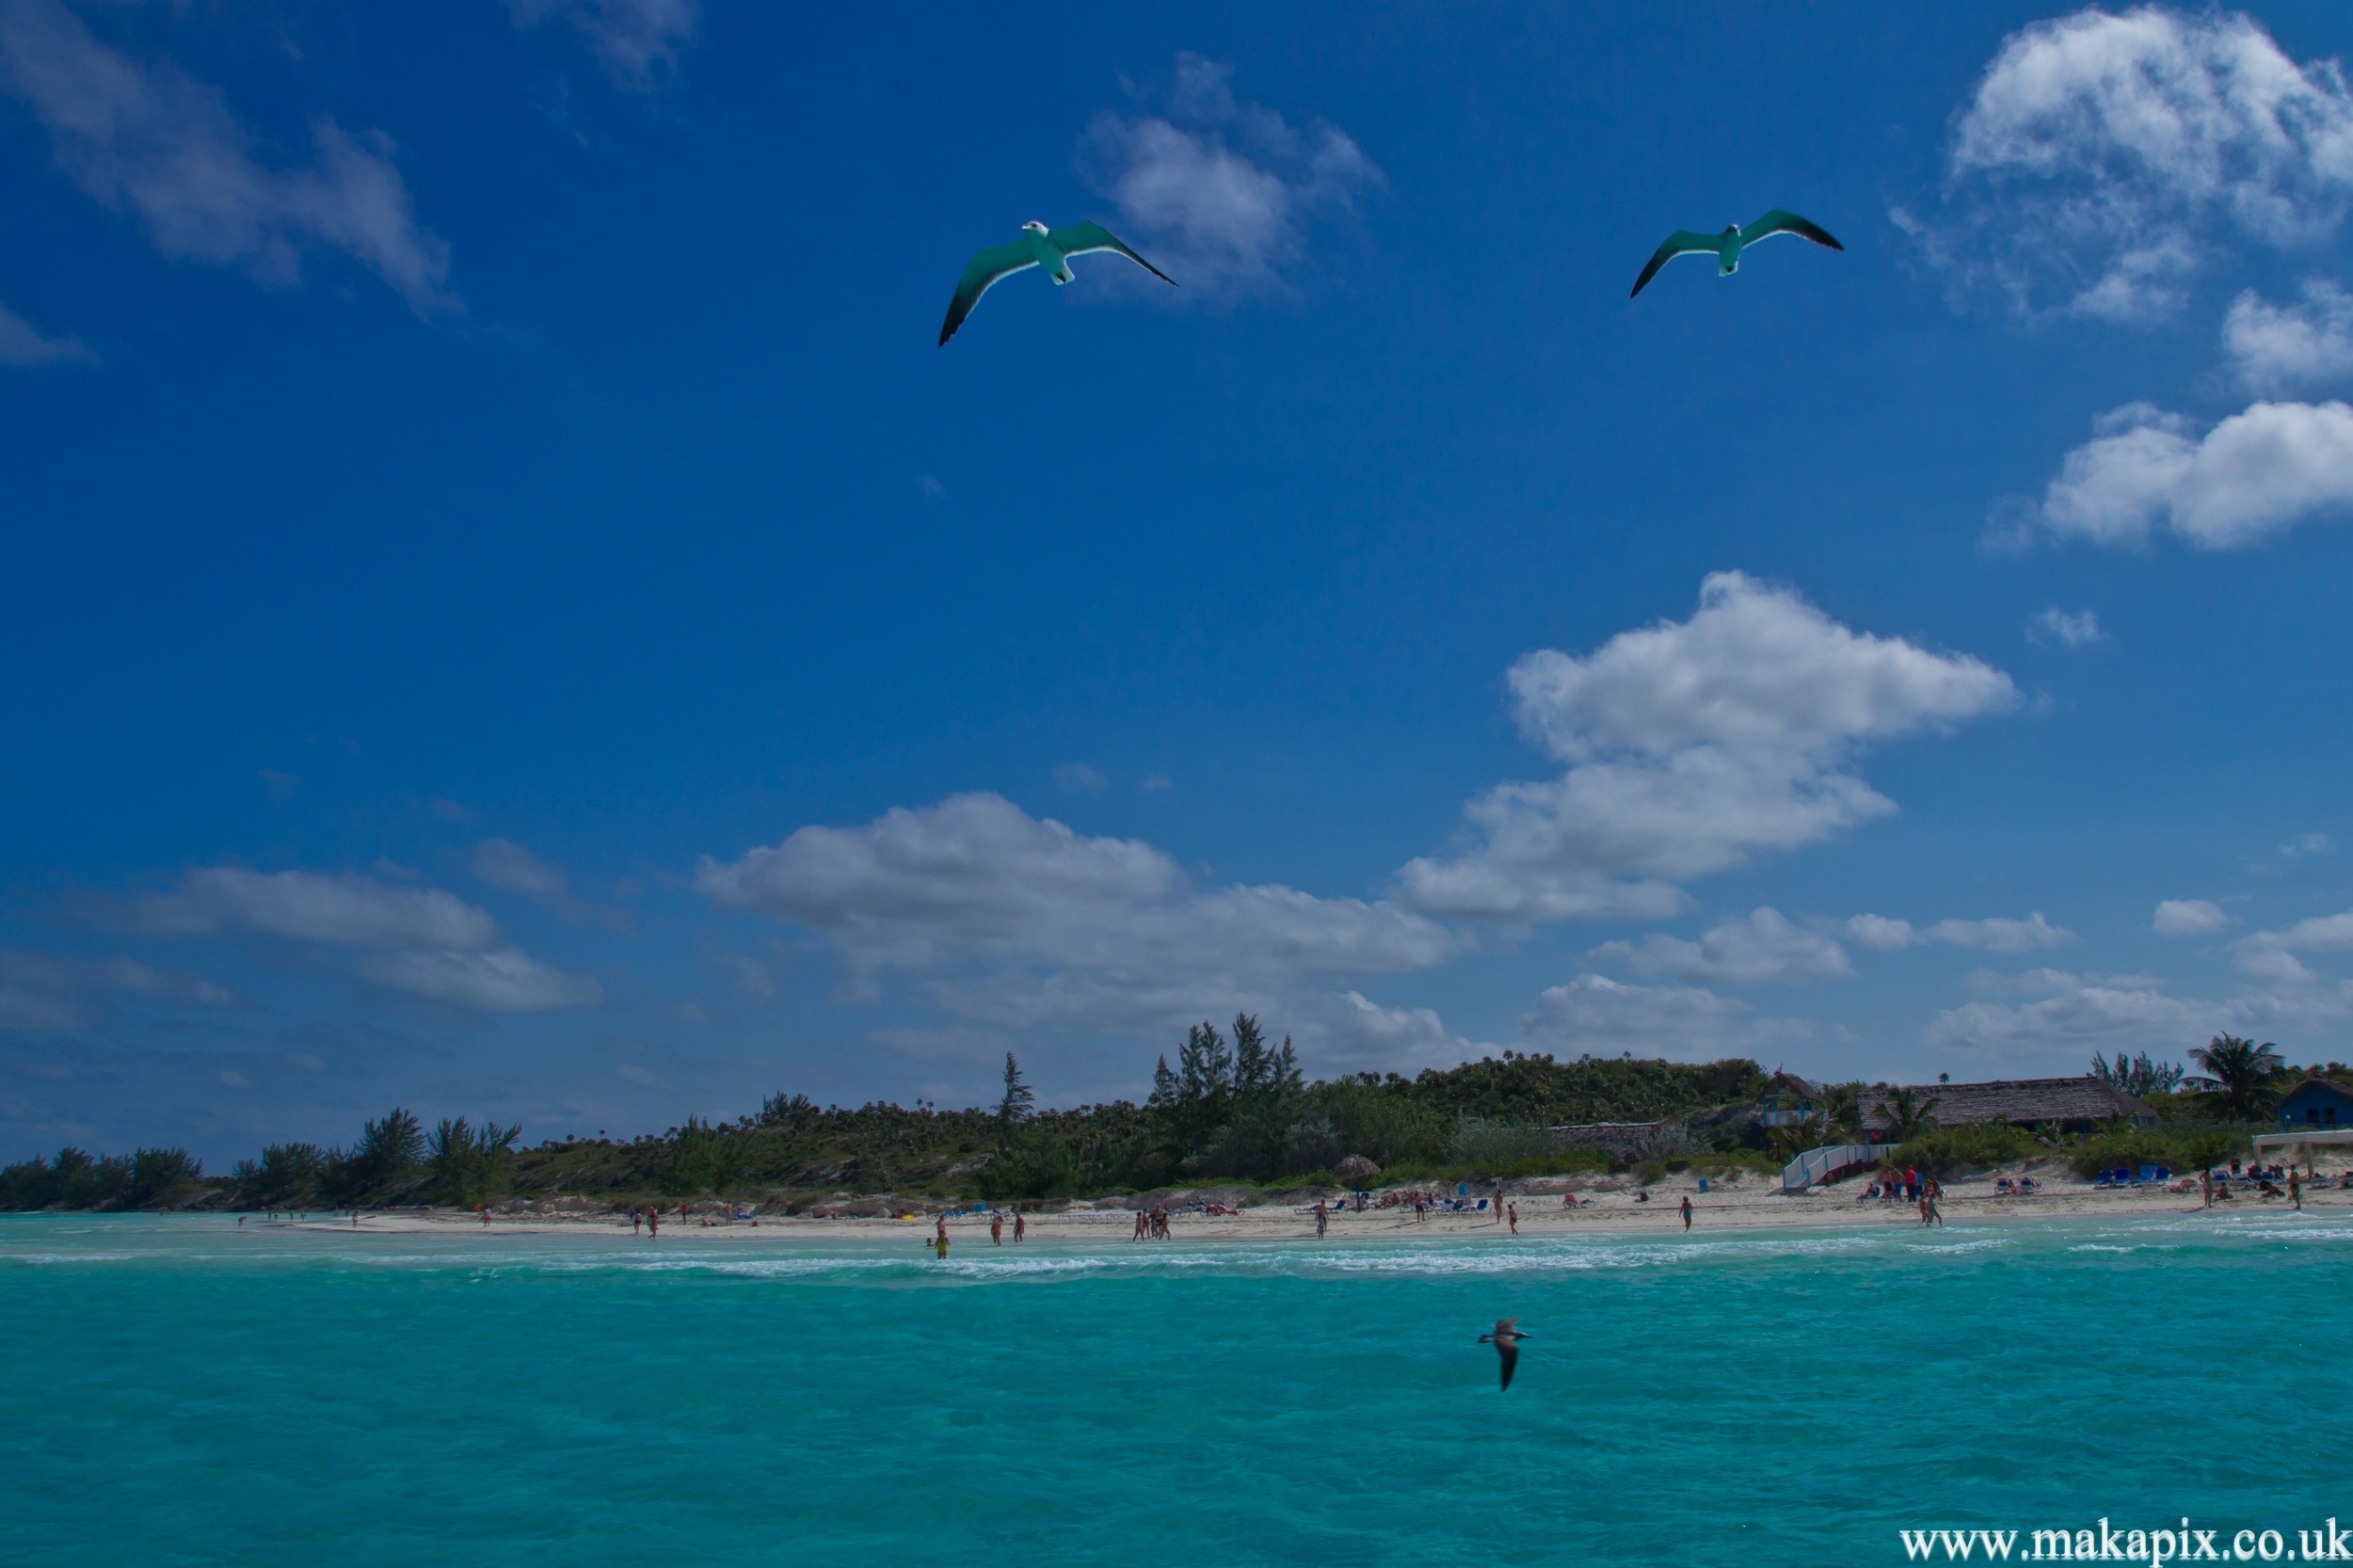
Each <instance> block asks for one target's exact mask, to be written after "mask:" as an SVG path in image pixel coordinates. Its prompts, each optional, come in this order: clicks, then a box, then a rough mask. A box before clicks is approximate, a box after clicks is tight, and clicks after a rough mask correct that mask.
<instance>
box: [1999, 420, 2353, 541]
mask: <svg viewBox="0 0 2353 1568" xmlns="http://www.w3.org/2000/svg"><path fill="white" fill-rule="evenodd" d="M2094 432H2095V433H2094V435H2093V439H2092V440H2089V441H2088V442H2086V443H2085V444H2084V445H2082V446H2079V447H2077V448H2075V450H2074V451H2073V452H2071V453H2069V454H2068V455H2067V459H2066V461H2065V462H2064V463H2063V464H2062V465H2061V466H2060V469H2059V472H2058V475H2057V477H2056V478H2054V479H2053V480H2052V481H2051V483H2050V486H2049V487H2048V488H2046V489H2045V490H2044V492H2043V496H2042V501H2041V504H2040V505H2039V506H2038V507H2036V508H2035V509H2034V517H2035V519H2036V520H2038V521H2040V522H2041V525H2042V526H2043V527H2044V528H2045V529H2047V530H2049V531H2050V532H2051V533H2052V534H2055V535H2057V536H2060V537H2062V538H2081V539H2088V540H2089V541H2090V542H2092V543H2094V544H2103V545H2109V546H2131V545H2139V544H2143V543H2145V542H2147V540H2148V537H2149V534H2150V530H2151V529H2152V528H2153V526H2155V525H2156V524H2157V523H2159V522H2160V521H2162V522H2163V523H2164V524H2165V525H2166V526H2167V527H2169V528H2170V529H2171V530H2172V532H2173V533H2174V534H2176V535H2178V536H2180V537H2182V538H2184V539H2186V540H2187V541H2189V542H2190V543H2191V544H2194V545H2197V546H2200V547H2201V548H2203V549H2207V550H2234V549H2239V548H2243V547H2245V546H2249V545H2253V544H2260V543H2262V542H2264V541H2265V539H2268V538H2270V537H2271V536H2274V535H2277V534H2282V533H2285V532H2286V531H2287V530H2288V529H2290V528H2293V527H2294V526H2295V525H2296V524H2297V523H2299V522H2302V521H2304V520H2307V519H2309V518H2313V517H2317V516H2322V515H2326V514H2329V513H2336V512H2342V511H2345V509H2346V508H2347V507H2353V408H2347V407H2346V406H2345V404H2343V403H2319V404H2313V403H2257V404H2254V405H2253V406H2251V407H2250V408H2248V409H2247V410H2246V411H2245V412H2243V413H2236V414H2233V415H2231V416H2230V417H2229V418H2228V419H2225V420H2223V421H2222V422H2221V423H2220V424H2217V425H2216V426H2215V427H2214V428H2213V429H2211V430H2209V431H2207V432H2206V433H2205V434H2204V435H2203V436H2202V437H2201V436H2199V435H2196V434H2194V433H2193V426H2192V425H2191V424H2190V423H2189V422H2188V421H2187V420H2185V419H2184V418H2183V417H2182V416H2181V415H2179V414H2169V413H2166V412H2165V411H2163V410H2162V409H2159V408H2153V407H2152V406H2151V405H2149V404H2146V403H2133V404H2127V405H2126V406H2124V407H2123V408H2117V409H2114V410H2112V411H2111V412H2109V413H2107V414H2105V415H2103V416H2102V417H2101V419H2100V421H2099V422H2098V424H2096V425H2095V426H2094Z"/></svg>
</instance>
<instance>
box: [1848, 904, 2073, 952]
mask: <svg viewBox="0 0 2353 1568" xmlns="http://www.w3.org/2000/svg"><path fill="white" fill-rule="evenodd" d="M1846 933H1847V939H1848V940H1849V941H1850V942H1852V943H1854V944H1855V946H1857V947H1865V948H1873V949H1877V950H1878V951H1880V952H1896V951H1897V949H1899V948H1912V947H1922V946H1925V945H1927V944H1928V943H1929V942H1944V943H1947V944H1949V945H1950V946H1953V947H1957V948H1981V949H1983V950H1985V951H1986V952H2035V951H2036V950H2037V949H2040V948H2057V947H2065V946H2066V945H2067V944H2068V943H2070V942H2073V941H2074V940H2075V934H2074V933H2073V932H2072V931H2070V930H2068V929H2067V928H2066V927H2065V926H2063V925H2053V924H2052V923H2051V922H2050V921H2049V920H2044V919H2043V918H2042V911H2041V910H2040V909H2038V910H2035V911H2034V912H2033V913H2032V914H2029V915H2028V916H2027V917H2026V918H2025V920H2005V919H2002V918H1999V917H1995V918H1993V919H1989V920H1939V921H1937V922H1936V923H1935V924H1934V925H1930V926H1914V925H1913V923H1912V922H1911V921H1910V920H1890V919H1889V918H1888V917H1886V916H1884V915H1857V916H1855V917H1853V918H1852V919H1850V920H1848V921H1847V924H1846Z"/></svg>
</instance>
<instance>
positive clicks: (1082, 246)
mask: <svg viewBox="0 0 2353 1568" xmlns="http://www.w3.org/2000/svg"><path fill="white" fill-rule="evenodd" d="M1046 243H1047V244H1048V245H1050V246H1052V247H1053V248H1055V249H1057V250H1059V251H1061V252H1062V253H1063V254H1064V255H1065V256H1083V255H1086V254H1087V253H1088V252H1089V251H1093V250H1116V251H1118V252H1119V253H1120V254H1121V255H1123V256H1125V257H1127V258H1128V260H1129V261H1131V262H1133V263H1135V264H1136V265H1138V266H1140V267H1142V268H1144V271H1146V272H1148V273H1150V274H1151V275H1152V276H1153V277H1155V278H1158V279H1159V280H1160V281H1161V282H1163V283H1166V284H1167V285H1168V286H1169V287H1170V288H1172V289H1173V288H1175V287H1176V286H1177V280H1176V279H1174V278H1171V277H1170V276H1169V275H1168V274H1167V273H1165V272H1162V271H1161V270H1160V268H1159V267H1156V266H1154V265H1153V264H1151V263H1150V262H1147V261H1145V260H1144V258H1143V257H1141V256H1139V255H1137V254H1136V253H1135V252H1134V251H1132V250H1130V249H1128V242H1127V241H1125V240H1123V239H1121V238H1120V237H1119V236H1118V235H1117V234H1114V233H1112V232H1111V231H1110V230H1109V229H1106V228H1104V227H1103V226H1102V225H1101V224H1099V223H1074V224H1072V225H1071V226H1070V227H1069V228H1067V229H1048V230H1047V231H1046Z"/></svg>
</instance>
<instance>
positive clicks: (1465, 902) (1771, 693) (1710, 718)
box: [1399, 572, 2017, 920]
mask: <svg viewBox="0 0 2353 1568" xmlns="http://www.w3.org/2000/svg"><path fill="white" fill-rule="evenodd" d="M1510 679H1511V686H1512V692H1513V697H1514V699H1515V703H1516V707H1517V711H1518V718H1519V721H1520V725H1521V728H1523V729H1524V730H1525V731H1526V732H1527V733H1528V734H1529V736H1530V737H1531V738H1532V739H1534V740H1536V741H1538V742H1539V743H1540V744H1543V745H1544V746H1545V749H1547V750H1548V751H1550V752H1551V753H1552V754H1553V755H1554V756H1555V757H1557V758H1560V759H1561V760H1563V761H1566V762H1568V763H1569V764H1570V766H1569V768H1568V770H1567V772H1566V773H1564V774H1563V775H1562V776H1561V777H1559V778H1557V779H1553V780H1548V781H1545V782H1538V783H1507V784H1502V785H1498V786H1497V787H1496V788H1495V789H1494V790H1492V791H1490V792H1488V793H1486V794H1485V795H1482V796H1481V797H1480V798H1479V799H1477V800H1474V801H1473V802H1471V804H1470V805H1469V806H1468V807H1467V808H1465V815H1466V816H1467V817H1468V818H1469V820H1470V824H1471V827H1472V829H1473V831H1474V835H1475V838H1476V840H1478V841H1477V842H1476V843H1475V844H1474V845H1473V847H1471V848H1470V849H1468V850H1467V851H1466V852H1465V853H1463V854H1461V855H1459V856H1454V857H1452V858H1445V859H1441V858H1435V857H1425V858H1421V859H1417V860H1415V861H1413V862H1411V863H1410V864H1408V865H1407V866H1405V867H1404V868H1403V869H1402V870H1401V872H1400V873H1399V882H1400V885H1401V888H1402V891H1403V894H1404V896H1405V898H1406V900H1407V901H1408V902H1409V903H1411V904H1413V905H1414V906H1415V907H1417V908H1419V909H1422V910H1424V911H1425V912H1428V913H1432V914H1444V915H1458V916H1466V917H1475V918H1482V919H1493V920H1559V919H1564V918H1573V917H1593V916H1603V915H1619V916H1625V917H1630V918H1657V917H1660V916H1663V915H1666V914H1669V913H1672V912H1673V909H1674V907H1675V906H1676V904H1677V903H1678V902H1679V899H1680V894H1679V893H1678V891H1677V890H1676V888H1675V886H1674V885H1675V884H1676V883H1679V882H1683V881H1687V880H1689V879H1690V878H1693V877H1696V876H1701V875H1705V874H1706V873H1708V872H1716V871H1721V870H1723V869H1725V868H1727V867H1730V866H1736V865H1738V864H1740V863H1741V862H1743V861H1744V860H1746V859H1747V858H1748V857H1749V856H1750V855H1751V854H1753V853H1754V852H1756V851H1758V850H1767V849H1790V848H1796V847H1799V846H1801V845H1803V844H1808V843H1813V842H1816V841H1817V840H1821V839H1824V838H1827V837H1829V836H1830V835H1832V834H1833V833H1836V832H1839V831H1841V830H1843V829H1846V828H1849V827H1852V826H1854V825H1856V824H1860V823H1864V822H1867V821H1869V820H1870V819H1872V818H1874V817H1878V816H1883V815H1886V814H1888V813H1890V812H1892V811H1894V810H1895V809H1896V808H1895V805H1894V803H1893V802H1891V801H1889V800H1888V799H1886V798H1885V797H1884V796H1882V795H1881V794H1879V793H1878V792H1876V791H1874V790H1872V789H1871V788H1870V786H1869V785H1867V784H1865V782H1864V781H1863V780H1862V779H1860V778H1858V777H1856V776H1853V775H1852V774H1851V773H1849V772H1846V771H1844V768H1845V763H1846V761H1847V759H1848V758H1849V755H1850V754H1851V753H1852V752H1853V751H1855V750H1856V749H1858V748H1859V747H1860V746H1861V744H1863V743H1865V742H1867V741H1874V740H1883V739H1887V738H1889V737H1893V736H1897V735H1900V734H1903V733H1906V732H1908V731H1913V730H1917V729H1922V728H1932V727H1936V726H1940V725H1943V724H1946V723H1950V722H1952V721H1955V720H1959V719H1963V718H1969V717H1973V716H1975V715H1977V714H1981V713H1987V712H1996V711H1998V710H2001V709H2004V708H2007V707H2009V705H2010V704H2011V703H2013V702H2014V701H2015V700H2016V697H2017V691H2016V688H2015V687H2014V686H2013V685H2012V684H2011V682H2010V680H2009V677H2008V676H2007V675H2004V674H2003V673H2002V672H2001V671H1999V670H1996V669H1993V668H1991V667H1990V666H1988V665H1986V664H1981V663H1980V662H1978V661H1977V660H1976V659H1973V658H1969V657H1967V656H1965V655H1946V654H1938V653H1931V652H1929V651H1928V650H1927V649H1925V648H1919V647H1916V646H1914V645H1913V644H1912V643H1909V642H1905V641H1903V640H1902V639H1900V638H1883V637H1878V636H1873V635H1870V634H1868V633H1857V632H1851V631H1849V629H1848V628H1846V627H1844V626H1841V625H1839V624H1838V623H1837V622H1835V621H1833V620H1832V619H1831V618H1830V617H1829V616H1825V615H1824V614H1822V612H1821V611H1819V610H1817V609H1816V608H1815V607H1814V606H1813V605H1811V604H1809V603H1807V602H1806V601H1805V600H1803V599H1801V597H1799V596H1798V595H1797V594H1796V593H1794V592H1792V591H1790V590H1788V589H1785V588H1778V587H1773V586H1770V585H1769V584H1763V583H1759V582H1757V581H1756V580H1754V579H1753V578H1750V577H1747V576H1744V575H1742V574H1741V573H1739V572H1718V573H1715V574H1713V575H1711V576H1709V577H1708V578H1707V579H1706V581H1705V583H1703V584H1701V589H1700V607H1699V609H1698V611H1697V612H1696V613H1694V614H1693V615H1692V616H1691V618H1690V619H1689V620H1688V621H1682V622H1662V623H1660V624H1658V625H1656V626H1651V627H1646V628H1643V629H1642V630H1640V631H1636V632H1622V633H1620V634H1619V635H1618V636H1616V637H1613V638H1611V639H1610V640H1609V642H1608V643H1606V644H1604V645H1603V646H1602V647H1601V648H1598V649H1596V650H1595V651H1594V652H1593V654H1591V655H1589V656H1586V657H1583V658H1579V657H1576V656H1573V655H1570V654H1566V653H1561V652H1557V651H1554V650H1551V649H1545V650H1542V651H1539V652H1535V653H1530V654H1529V655H1527V656H1525V657H1523V658H1522V659H1521V660H1520V661H1519V662H1518V663H1517V664H1514V665H1513V668H1512V672H1511V678H1510Z"/></svg>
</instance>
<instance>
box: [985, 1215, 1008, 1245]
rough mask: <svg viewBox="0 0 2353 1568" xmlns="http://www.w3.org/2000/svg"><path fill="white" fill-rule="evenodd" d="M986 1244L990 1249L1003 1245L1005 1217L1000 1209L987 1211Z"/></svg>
mask: <svg viewBox="0 0 2353 1568" xmlns="http://www.w3.org/2000/svg"><path fill="white" fill-rule="evenodd" d="M988 1244H989V1245H990V1246H992V1247H1001V1246H1003V1245H1004V1244H1005V1215H1004V1211H1003V1210H1002V1209H997V1208H992V1209H990V1210H989V1211H988Z"/></svg>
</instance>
